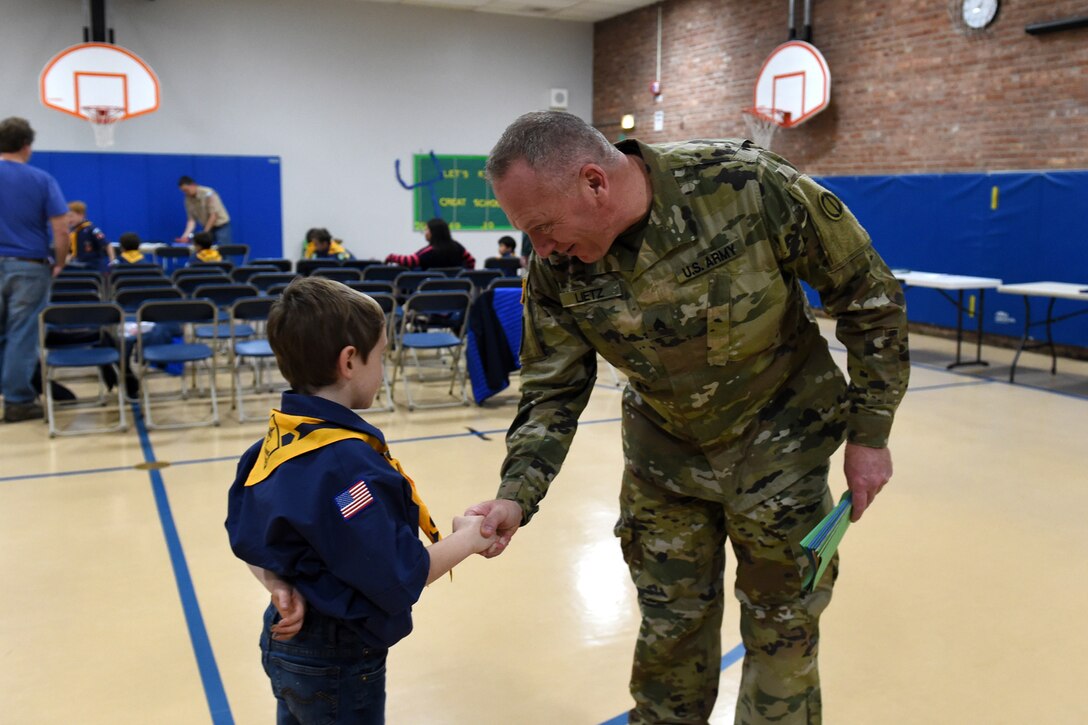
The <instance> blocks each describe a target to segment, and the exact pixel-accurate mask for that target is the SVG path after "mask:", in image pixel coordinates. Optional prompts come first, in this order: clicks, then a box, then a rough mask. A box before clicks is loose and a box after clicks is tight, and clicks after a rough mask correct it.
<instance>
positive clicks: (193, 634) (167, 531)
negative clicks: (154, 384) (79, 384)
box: [132, 403, 234, 725]
mask: <svg viewBox="0 0 1088 725" xmlns="http://www.w3.org/2000/svg"><path fill="white" fill-rule="evenodd" d="M132 417H133V418H134V419H135V421H136V432H137V434H138V435H139V436H140V448H142V449H143V452H144V460H145V461H146V462H148V463H155V451H154V449H152V447H151V438H150V437H149V436H148V434H147V428H145V427H144V420H143V416H142V415H141V414H140V407H139V405H137V404H136V403H133V404H132ZM147 473H148V475H149V476H150V478H151V491H152V493H153V494H154V496H155V507H156V508H157V509H158V512H159V523H160V524H161V525H162V533H163V536H164V537H165V538H166V548H167V550H168V551H169V552H170V563H171V565H172V567H173V570H174V581H175V583H176V584H177V588H178V595H179V596H180V597H181V608H182V611H183V612H184V613H185V623H186V624H187V625H188V628H189V641H190V642H191V643H192V646H193V654H195V655H196V664H197V668H198V669H199V670H200V680H201V682H202V683H203V684H204V697H205V698H206V699H207V701H208V710H209V711H210V714H211V716H212V722H213V723H214V724H215V725H234V718H233V716H231V712H230V704H229V703H228V702H227V693H226V690H224V689H223V680H222V679H221V678H220V676H219V667H218V666H217V665H216V664H215V654H214V653H213V652H212V645H211V641H210V640H209V639H208V631H207V629H206V628H205V627H204V617H203V615H202V614H201V613H200V603H199V602H197V598H196V590H195V589H194V587H193V579H192V577H191V576H190V575H189V565H188V564H187V563H186V561H185V552H184V551H183V550H182V548H181V538H180V537H179V536H178V529H177V526H176V525H175V523H174V514H173V513H172V512H171V510H170V499H169V498H168V497H167V495H166V485H165V484H164V483H163V480H162V474H161V473H160V472H159V471H158V470H157V469H151V470H150V471H148V472H147Z"/></svg>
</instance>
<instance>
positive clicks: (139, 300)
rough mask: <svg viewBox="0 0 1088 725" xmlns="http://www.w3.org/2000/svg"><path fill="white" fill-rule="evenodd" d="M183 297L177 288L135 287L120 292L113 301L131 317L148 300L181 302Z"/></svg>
mask: <svg viewBox="0 0 1088 725" xmlns="http://www.w3.org/2000/svg"><path fill="white" fill-rule="evenodd" d="M181 297H182V295H181V290H179V289H178V288H176V287H135V288H132V289H123V290H120V291H119V292H118V293H117V294H115V295H114V296H113V301H114V302H116V303H117V304H119V305H120V306H121V309H122V310H124V311H125V314H126V315H130V316H131V315H135V314H136V310H138V309H139V307H140V305H142V304H143V303H144V302H147V301H148V300H180V299H181Z"/></svg>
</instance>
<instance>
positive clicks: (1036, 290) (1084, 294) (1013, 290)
mask: <svg viewBox="0 0 1088 725" xmlns="http://www.w3.org/2000/svg"><path fill="white" fill-rule="evenodd" d="M997 291H998V292H1001V293H1003V294H1009V295H1028V296H1032V297H1062V298H1064V299H1067V300H1084V301H1085V302H1088V282H1082V283H1075V282H1022V283H1020V284H1003V285H1001V286H1000V287H998V288H997Z"/></svg>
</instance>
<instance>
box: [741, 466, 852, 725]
mask: <svg viewBox="0 0 1088 725" xmlns="http://www.w3.org/2000/svg"><path fill="white" fill-rule="evenodd" d="M831 507H832V501H831V495H830V493H829V492H828V490H827V468H826V467H821V468H820V469H817V470H816V471H813V472H811V473H810V474H808V475H807V476H805V477H803V478H802V479H800V480H799V481H798V482H797V483H796V484H793V485H792V486H790V488H788V489H787V490H786V491H783V492H782V493H780V494H778V495H776V496H773V497H771V498H770V499H768V500H767V501H765V502H763V503H762V504H760V505H758V506H756V507H755V508H754V509H753V510H751V511H746V512H744V513H742V514H735V515H733V516H731V517H730V519H729V537H730V541H731V542H732V544H733V550H734V551H735V552H736V556H737V587H736V595H737V599H739V600H740V604H741V620H740V630H741V637H742V639H743V640H744V647H745V650H746V654H745V657H744V669H743V672H742V673H741V684H740V695H739V697H738V699H737V711H736V719H735V721H734V722H735V723H738V724H740V725H763V724H764V723H776V725H802V724H803V725H818V723H820V721H821V702H820V674H819V671H818V669H817V654H818V650H819V640H820V629H819V623H820V614H821V613H822V612H823V610H824V609H825V608H826V607H827V605H828V603H829V602H830V601H831V588H832V585H833V583H834V578H835V576H836V574H837V571H838V560H837V559H835V560H833V561H832V563H831V565H830V567H829V570H828V571H827V572H825V574H824V577H823V579H822V580H821V581H820V584H819V586H818V587H817V588H816V590H815V591H814V592H811V593H808V594H805V593H803V592H802V590H801V581H802V577H803V575H804V573H805V571H806V570H807V567H808V562H807V558H806V557H805V555H804V552H803V551H802V550H801V548H800V541H801V539H802V538H804V536H805V534H807V533H808V532H809V531H810V530H811V529H812V528H813V527H814V526H815V525H816V524H817V523H819V521H820V520H821V519H822V518H823V517H824V516H825V515H826V514H827V513H828V512H829V511H830V510H831Z"/></svg>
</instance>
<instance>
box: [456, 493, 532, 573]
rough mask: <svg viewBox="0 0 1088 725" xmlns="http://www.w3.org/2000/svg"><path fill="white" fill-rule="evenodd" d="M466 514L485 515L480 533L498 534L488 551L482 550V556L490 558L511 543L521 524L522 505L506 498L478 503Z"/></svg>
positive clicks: (485, 534)
mask: <svg viewBox="0 0 1088 725" xmlns="http://www.w3.org/2000/svg"><path fill="white" fill-rule="evenodd" d="M465 516H483V517H484V520H483V523H481V524H480V534H481V535H482V536H484V537H488V536H491V535H493V534H497V537H496V539H495V543H493V544H492V545H491V546H490V547H489V548H488V549H487V550H486V551H483V552H481V556H485V557H487V558H488V559H490V558H492V557H495V556H498V555H499V554H501V553H502V552H503V551H505V550H506V547H507V546H509V544H510V539H512V538H513V536H514V534H515V533H517V530H518V527H520V526H521V506H519V505H517V504H516V503H514V502H513V501H510V500H508V499H504V498H497V499H495V500H493V501H484V502H483V503H478V504H476V505H475V506H472V507H470V508H469V509H467V510H466V511H465Z"/></svg>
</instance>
